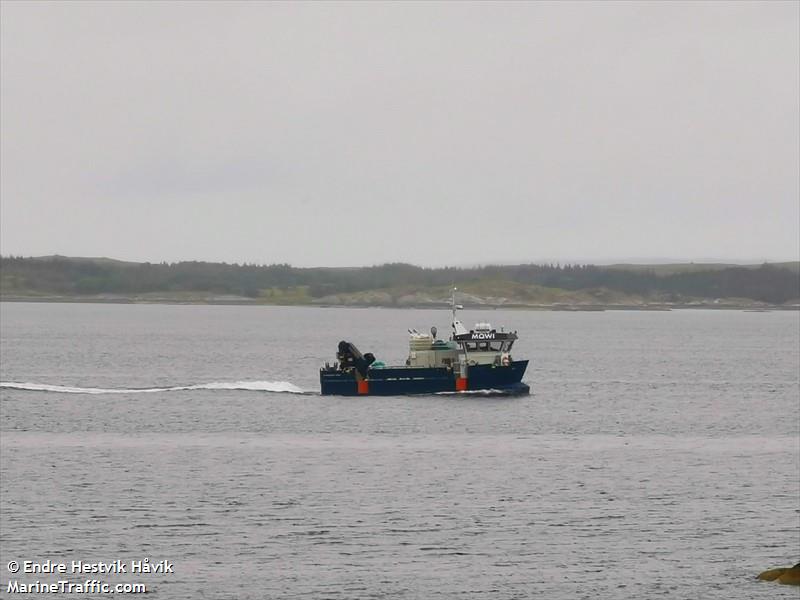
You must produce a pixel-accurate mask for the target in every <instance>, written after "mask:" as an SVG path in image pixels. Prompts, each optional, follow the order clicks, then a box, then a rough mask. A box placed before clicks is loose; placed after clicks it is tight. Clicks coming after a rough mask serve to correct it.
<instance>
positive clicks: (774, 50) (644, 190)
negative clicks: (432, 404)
mask: <svg viewBox="0 0 800 600" xmlns="http://www.w3.org/2000/svg"><path fill="white" fill-rule="evenodd" d="M799 7H800V3H797V2H764V3H747V2H733V3H725V2H711V3H707V4H703V3H700V2H690V3H686V4H681V3H678V2H663V3H654V2H652V3H651V2H646V3H645V2H643V3H636V2H624V3H618V4H615V3H610V2H602V3H597V4H592V3H588V2H576V3H568V2H556V3H521V2H516V3H508V4H503V3H498V2H490V3H489V2H487V3H455V2H448V3H440V4H437V3H423V2H418V3H366V2H361V3H352V4H351V3H333V2H325V3H318V4H317V3H291V4H280V3H241V4H237V3H233V2H221V3H212V2H201V3H180V2H164V3H155V2H152V3H149V2H133V3H128V4H126V3H123V2H105V3H103V2H97V3H77V2H54V3H44V2H42V3H36V2H28V1H26V2H3V4H2V37H1V38H0V43H1V44H2V49H1V50H2V52H1V53H0V60H2V64H1V67H2V70H0V76H1V77H2V98H1V99H0V100H1V102H0V111H1V113H0V118H1V119H2V120H1V121H0V127H1V131H0V133H1V134H2V135H1V136H0V137H1V140H2V147H1V148H0V152H1V154H0V169H1V172H0V194H1V195H0V252H2V253H3V254H6V255H7V254H15V255H20V254H21V255H26V256H27V255H45V254H55V253H58V254H64V255H71V256H109V257H114V258H120V259H126V260H141V261H145V260H146V261H162V260H166V261H177V260H211V261H228V262H243V261H247V262H258V263H272V262H288V263H292V264H295V265H300V266H311V265H330V266H344V265H365V264H378V263H383V262H389V261H403V262H412V263H417V264H424V265H442V264H470V263H485V262H493V261H503V262H528V261H537V260H562V261H568V260H581V261H596V262H607V261H609V260H611V261H613V260H617V259H637V258H638V259H641V260H649V259H653V258H675V259H686V260H692V259H694V260H702V259H708V258H716V259H738V260H751V259H752V260H763V259H769V260H797V259H798V255H799V254H800V239H799V237H798V236H800V232H799V230H800V156H799V153H800V122H799V118H798V114H799V113H800V108H799V106H798V105H799V103H800V99H799V98H798V94H799V92H798V90H800V81H798V74H799V73H800V47H798V38H800V34H799V30H800V9H799Z"/></svg>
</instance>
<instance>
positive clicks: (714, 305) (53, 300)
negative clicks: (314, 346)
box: [0, 296, 800, 312]
mask: <svg viewBox="0 0 800 600" xmlns="http://www.w3.org/2000/svg"><path fill="white" fill-rule="evenodd" d="M0 302H15V303H25V302H30V303H42V304H157V305H158V304H160V305H166V306H169V305H173V306H179V305H186V306H203V305H205V306H284V307H285V306H297V307H316V308H400V309H413V310H422V309H428V310H447V309H449V306H448V305H446V304H443V303H442V304H439V303H436V304H406V305H390V304H365V303H350V304H329V303H307V304H289V303H286V304H280V303H267V302H263V301H257V300H249V299H246V298H242V299H234V298H219V299H215V298H206V299H193V300H181V299H170V298H158V299H156V298H154V299H149V298H131V297H124V298H123V297H120V298H108V297H98V298H94V297H75V296H0ZM464 308H465V309H467V310H530V311H551V312H604V311H649V312H666V311H671V310H692V309H694V310H698V309H699V310H742V311H751V312H773V311H800V304H789V305H785V304H762V303H738V302H725V301H719V302H714V301H698V302H696V303H693V302H689V303H687V302H683V303H674V304H668V303H651V304H564V303H562V304H520V303H507V304H478V305H466V306H465V307H464Z"/></svg>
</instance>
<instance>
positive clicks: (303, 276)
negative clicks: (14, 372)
mask: <svg viewBox="0 0 800 600" xmlns="http://www.w3.org/2000/svg"><path fill="white" fill-rule="evenodd" d="M482 280H484V281H485V280H505V281H512V282H516V283H521V284H535V285H540V286H544V287H551V288H560V289H566V290H583V289H597V288H606V289H610V290H616V291H620V292H624V293H629V294H639V295H643V296H647V295H653V294H662V295H663V294H667V295H669V294H675V295H676V297H677V296H681V297H702V298H749V299H752V300H759V301H763V302H769V303H773V304H782V303H785V302H787V301H789V300H794V299H797V298H798V297H800V272H798V271H797V270H796V269H790V268H784V267H779V266H773V265H769V264H764V265H762V266H759V267H739V266H732V267H727V268H718V269H712V268H709V269H708V270H687V271H684V272H681V271H678V272H671V273H668V274H659V273H657V272H656V271H655V270H652V269H651V270H633V269H620V268H613V267H602V266H594V265H552V264H549V265H536V264H521V265H488V266H481V267H470V268H456V267H444V268H425V267H418V266H414V265H410V264H404V263H392V264H384V265H379V266H373V267H359V268H298V267H292V266H291V265H288V264H272V265H252V264H227V263H209V262H194V261H192V262H177V263H165V262H164V263H127V262H121V261H113V260H92V259H74V258H67V257H48V258H23V257H15V256H8V257H0V291H2V292H3V293H5V294H8V293H13V292H15V291H26V292H35V293H42V294H59V295H92V294H101V293H108V294H141V293H148V292H181V291H193V292H211V293H218V294H235V295H241V296H246V297H251V298H255V297H258V296H259V295H260V293H261V291H262V290H264V289H269V288H291V287H295V286H307V288H308V291H309V294H310V295H311V296H312V297H314V298H320V297H323V296H326V295H330V294H338V293H351V292H358V291H364V290H373V289H384V288H391V287H396V286H416V287H420V288H423V287H433V286H449V285H453V284H456V285H458V284H463V283H465V282H475V281H482Z"/></svg>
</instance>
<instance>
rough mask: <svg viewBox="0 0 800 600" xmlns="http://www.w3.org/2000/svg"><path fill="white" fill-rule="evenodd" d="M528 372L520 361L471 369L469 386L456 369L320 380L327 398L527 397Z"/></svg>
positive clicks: (324, 374)
mask: <svg viewBox="0 0 800 600" xmlns="http://www.w3.org/2000/svg"><path fill="white" fill-rule="evenodd" d="M527 368H528V361H527V360H517V361H514V362H512V363H511V364H510V365H508V366H496V365H477V366H471V367H469V377H468V378H467V380H466V382H464V381H463V380H462V381H461V383H460V385H459V384H458V383H457V381H456V377H455V375H454V373H453V371H452V369H447V368H444V367H388V368H382V369H370V370H369V371H368V372H367V377H366V379H365V380H363V381H361V382H359V381H357V380H356V378H355V375H353V373H343V372H341V371H326V370H321V371H320V374H319V380H320V389H321V391H322V395H323V396H328V395H334V396H405V395H408V394H439V393H443V392H487V393H497V394H503V395H525V394H529V393H530V387H529V386H528V385H527V384H525V383H522V376H523V375H524V374H525V369H527ZM359 384H360V385H359Z"/></svg>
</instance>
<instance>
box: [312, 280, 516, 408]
mask: <svg viewBox="0 0 800 600" xmlns="http://www.w3.org/2000/svg"><path fill="white" fill-rule="evenodd" d="M455 292H456V290H455V289H454V290H453V297H452V313H453V320H452V334H451V335H450V339H449V340H440V339H437V330H436V327H431V330H430V333H420V332H418V331H417V330H415V329H409V330H408V334H409V352H408V359H407V360H406V363H405V364H404V365H397V366H387V365H385V364H384V363H383V362H382V361H379V360H376V359H375V356H374V355H373V354H372V353H371V352H367V353H364V354H362V353H361V352H360V351H359V350H358V348H356V346H355V345H354V344H352V343H351V342H348V341H344V340H342V341H341V342H339V346H338V348H337V352H336V362H334V363H333V364H328V363H326V364H325V366H324V367H322V368H321V369H320V372H319V382H320V390H321V393H322V395H336V396H401V395H408V394H439V393H448V392H452V393H456V392H463V393H469V392H484V393H487V394H498V395H525V394H529V393H530V387H529V386H528V385H527V384H526V383H523V382H522V377H523V375H524V374H525V369H527V368H528V361H527V360H515V359H514V358H513V357H512V355H511V349H512V347H513V345H514V342H515V341H516V340H517V339H518V336H517V332H516V331H508V332H507V331H504V330H503V329H502V328H501V329H500V331H497V330H496V329H494V328H493V327H492V326H491V324H489V323H477V324H476V325H475V327H474V328H473V329H469V330H468V329H467V328H466V327H465V326H464V325H463V324H462V323H461V321H459V320H458V319H457V318H456V311H457V310H458V309H459V308H461V307H460V306H459V305H457V304H456V296H455Z"/></svg>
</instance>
